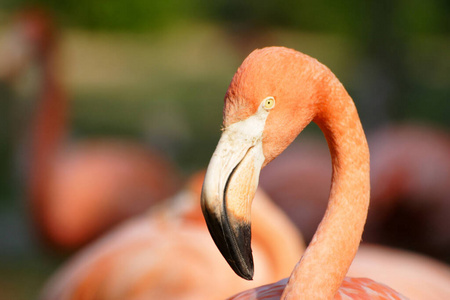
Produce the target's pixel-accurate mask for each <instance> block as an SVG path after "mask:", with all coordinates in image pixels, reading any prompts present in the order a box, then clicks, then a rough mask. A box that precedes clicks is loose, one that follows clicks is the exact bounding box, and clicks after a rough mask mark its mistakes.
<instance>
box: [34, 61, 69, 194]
mask: <svg viewBox="0 0 450 300" xmlns="http://www.w3.org/2000/svg"><path fill="white" fill-rule="evenodd" d="M41 59H42V61H41V68H42V79H41V80H42V81H41V82H42V84H41V85H40V87H39V91H38V94H37V95H36V98H37V101H38V104H37V106H36V113H35V115H34V116H33V119H32V120H31V127H30V128H31V136H30V137H31V151H30V154H31V157H30V169H29V192H30V194H31V195H30V197H31V199H32V202H39V201H42V200H43V199H45V182H46V180H47V179H48V175H49V171H50V169H51V163H52V161H53V160H54V159H55V155H56V153H57V151H58V148H59V145H60V144H61V140H62V138H63V136H64V134H65V124H66V118H67V115H66V113H67V101H66V97H65V95H64V92H63V90H62V85H61V83H60V82H59V81H58V80H57V77H56V74H55V71H57V69H55V57H54V56H53V55H46V56H43V57H41Z"/></svg>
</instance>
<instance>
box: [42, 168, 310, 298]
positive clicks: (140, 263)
mask: <svg viewBox="0 0 450 300" xmlns="http://www.w3.org/2000/svg"><path fill="white" fill-rule="evenodd" d="M203 175H204V172H201V173H199V174H197V175H195V176H193V177H192V179H191V180H190V182H189V184H188V186H187V188H186V189H185V190H184V191H182V192H180V193H179V194H177V195H176V196H175V197H174V198H173V199H171V200H169V202H166V203H164V204H161V205H159V206H158V207H154V208H152V209H150V210H149V211H148V212H147V213H145V214H143V215H140V216H137V217H134V218H133V219H132V220H129V221H127V222H125V223H124V224H122V225H120V226H119V227H118V228H116V229H115V230H114V231H113V232H111V233H109V234H107V235H106V236H105V237H103V238H101V239H100V240H98V241H96V242H95V243H93V244H91V245H89V246H88V247H87V248H86V249H83V250H82V251H81V252H80V253H79V254H77V255H76V256H75V257H74V258H72V259H71V260H70V261H69V262H68V263H67V264H66V265H65V266H63V267H62V268H61V269H60V270H59V271H58V272H56V273H55V274H54V275H53V277H52V278H51V279H50V281H49V282H48V283H47V285H46V287H45V288H44V290H43V292H42V295H41V299H43V300H52V299H55V300H56V299H58V300H67V299H83V300H89V299H97V300H99V299H162V298H164V299H223V298H224V297H227V296H230V295H232V294H233V293H236V292H237V291H239V290H242V289H244V288H248V287H252V286H256V285H258V284H262V283H268V282H271V281H274V280H279V279H280V278H282V277H283V276H286V275H288V274H289V273H290V271H291V270H292V267H293V265H294V264H295V261H296V259H297V257H298V255H299V253H302V252H303V249H304V248H303V241H302V239H301V237H300V236H299V233H298V232H297V230H296V229H295V226H294V225H293V224H291V223H290V222H289V220H288V218H286V217H285V216H284V214H283V213H282V212H281V211H280V210H279V209H278V208H277V207H276V206H274V205H273V204H272V203H271V202H270V200H269V199H268V198H267V197H266V196H265V194H264V193H262V192H258V193H257V195H256V198H257V199H258V204H255V207H254V215H253V218H254V225H255V226H254V228H253V237H254V239H253V242H254V251H255V259H256V261H257V262H258V264H259V267H258V269H257V272H256V275H255V280H254V281H253V282H248V281H245V280H243V279H240V278H238V277H237V276H235V274H234V273H233V272H232V271H231V270H230V269H229V268H228V266H227V264H226V263H225V262H224V261H223V260H220V254H219V253H218V252H217V250H216V248H215V246H214V244H213V243H212V241H211V238H210V237H209V234H208V231H207V229H206V224H205V223H204V220H203V218H202V215H201V210H200V206H199V203H198V199H199V197H200V190H201V184H202V182H203V178H204V176H203ZM267 220H271V222H267Z"/></svg>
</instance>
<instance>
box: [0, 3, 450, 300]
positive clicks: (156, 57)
mask: <svg viewBox="0 0 450 300" xmlns="http://www.w3.org/2000/svg"><path fill="white" fill-rule="evenodd" d="M30 4H33V5H41V6H44V7H47V8H48V9H49V10H50V11H51V12H52V13H53V14H54V16H55V18H56V20H57V21H58V24H59V25H60V33H61V41H60V46H61V67H62V71H63V72H62V74H61V76H62V78H64V81H65V82H66V85H67V88H68V91H69V97H70V137H71V138H73V139H82V138H86V137H96V136H105V135H106V136H114V137H126V138H130V139H136V140H139V141H143V142H145V143H148V144H149V145H152V146H154V147H156V148H158V149H160V150H162V151H164V152H165V153H167V154H168V155H169V156H170V157H171V158H172V159H173V160H174V161H175V162H176V163H177V165H178V166H179V167H180V168H181V169H182V170H183V172H184V173H185V174H186V175H187V174H189V173H190V172H192V171H194V170H197V169H199V168H204V167H205V166H206V165H207V163H208V160H209V158H210V155H211V153H212V151H213V150H214V147H215V145H216V143H217V140H218V137H219V134H220V124H221V117H222V113H221V109H222V103H223V102H222V101H223V96H224V94H225V91H226V89H227V87H228V84H229V82H230V80H231V78H232V76H233V74H234V72H235V71H236V69H237V67H238V66H239V65H240V63H241V62H242V60H243V59H244V58H245V57H246V56H247V55H248V54H249V53H250V52H251V51H252V50H253V49H255V48H261V47H264V46H271V45H280V46H286V47H290V48H294V49H296V50H299V51H302V52H304V53H306V54H309V55H311V56H313V57H315V58H317V59H318V60H319V61H321V62H322V63H324V64H325V65H327V66H328V67H329V68H330V69H331V70H332V71H333V72H334V73H335V74H336V75H337V77H338V78H339V79H340V80H341V81H342V82H343V84H344V86H346V88H347V89H348V91H349V93H350V95H351V96H352V97H353V99H354V100H355V102H356V105H357V107H358V109H359V112H360V115H361V119H362V122H363V125H364V126H365V128H366V129H367V130H368V131H370V130H374V129H376V128H377V127H379V126H381V125H383V124H386V123H387V122H400V121H415V122H423V123H431V124H432V125H435V126H439V127H443V128H446V129H448V128H450V99H449V98H450V97H449V96H450V2H449V1H446V0H428V1H420V0H409V1H407V0H396V1H395V0H394V1H387V0H380V1H356V0H346V1H332V0H318V1H304V0H301V1H286V0H283V1H255V0H252V1H237V0H231V1H225V0H219V1H205V0H190V1H177V0H153V1H146V0H128V1H91V0H76V1H75V0H65V1H59V0H41V1H34V2H28V1H18V0H3V1H2V3H1V4H0V34H2V35H3V34H4V33H5V31H6V30H7V28H8V24H9V23H8V22H10V21H11V18H12V16H13V14H14V13H15V12H16V11H17V10H20V9H21V8H22V7H24V6H27V5H30ZM0 97H2V95H0ZM2 107H3V106H2ZM5 111H6V110H5ZM1 117H2V118H7V116H6V115H5V114H4V113H1ZM10 129H11V128H10ZM7 130H8V128H7ZM310 130H311V131H313V132H315V131H317V130H315V129H314V128H311V129H310ZM7 136H8V134H3V135H2V139H3V140H2V141H1V143H2V151H3V153H2V156H1V157H0V159H1V184H0V186H1V191H0V208H1V211H0V233H1V236H0V239H1V241H0V246H1V248H0V299H32V298H33V297H34V296H35V295H36V294H37V291H38V290H39V288H40V286H41V285H42V283H43V282H44V281H45V279H46V278H47V277H48V276H49V275H50V274H51V272H52V271H53V270H54V269H55V268H56V266H57V265H58V264H59V262H60V260H61V258H55V257H54V256H53V255H49V253H45V251H43V250H41V249H40V248H39V247H38V246H37V245H36V243H35V241H33V236H32V233H30V230H29V228H28V225H29V224H28V223H27V222H28V221H27V220H26V213H25V212H24V211H25V204H24V201H22V200H23V199H21V195H23V191H21V184H20V182H16V181H15V179H14V176H13V175H12V174H13V171H12V170H11V168H12V164H11V163H10V162H11V160H12V157H11V153H10V152H8V150H5V149H7V148H8V147H7V146H6V145H7V144H8V140H7V138H6V137H7Z"/></svg>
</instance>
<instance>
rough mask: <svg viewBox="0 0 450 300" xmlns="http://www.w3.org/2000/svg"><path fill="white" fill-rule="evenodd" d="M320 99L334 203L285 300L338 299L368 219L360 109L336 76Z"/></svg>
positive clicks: (366, 166) (322, 88) (367, 181)
mask: <svg viewBox="0 0 450 300" xmlns="http://www.w3.org/2000/svg"><path fill="white" fill-rule="evenodd" d="M330 73H331V72H330ZM318 95H319V96H318V107H319V109H318V112H317V115H316V117H315V119H314V122H316V123H317V124H318V125H319V127H320V128H321V129H322V131H323V132H324V135H325V137H326V139H327V142H328V146H329V148H330V153H331V157H332V164H333V176H332V182H331V192H330V198H329V203H328V207H327V210H326V212H325V216H324V218H323V220H322V222H321V223H320V225H319V227H318V229H317V231H316V234H315V235H314V237H313V240H312V241H311V243H310V245H309V247H308V248H307V250H306V251H305V253H304V255H303V257H302V259H301V260H300V262H299V263H298V264H297V266H296V267H295V269H294V271H293V273H292V275H291V277H290V279H289V282H288V284H287V286H286V289H285V290H284V293H283V296H282V299H300V298H301V299H333V298H334V295H335V294H336V292H337V290H338V289H339V287H340V286H341V284H342V281H343V279H344V277H345V274H346V273H347V270H348V268H349V267H350V264H351V262H352V260H353V258H354V256H355V254H356V251H357V250H358V246H359V243H360V240H361V236H362V232H363V228H364V224H365V221H366V217H367V210H368V205H369V193H370V176H369V149H368V146H367V140H366V138H365V135H364V131H363V129H362V125H361V122H360V120H359V117H358V113H357V111H356V108H355V105H354V103H353V101H352V99H351V98H350V96H349V95H348V94H347V92H346V91H345V89H344V87H343V86H342V85H341V83H340V82H339V81H338V80H337V79H336V77H334V75H330V77H329V80H327V82H325V83H323V84H321V86H320V92H319V93H318Z"/></svg>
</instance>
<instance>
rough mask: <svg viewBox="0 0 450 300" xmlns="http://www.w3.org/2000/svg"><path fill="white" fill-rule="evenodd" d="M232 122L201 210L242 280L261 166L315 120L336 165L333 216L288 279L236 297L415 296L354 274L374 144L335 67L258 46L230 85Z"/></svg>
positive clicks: (248, 271) (227, 122) (247, 271)
mask: <svg viewBox="0 0 450 300" xmlns="http://www.w3.org/2000/svg"><path fill="white" fill-rule="evenodd" d="M223 116H224V121H223V125H224V130H223V133H222V136H221V138H220V141H219V144H218V146H217V148H216V150H215V152H214V154H213V156H212V159H211V161H210V163H209V166H208V170H207V173H206V176H205V181H204V184H203V190H202V210H203V214H204V217H205V220H206V222H207V224H208V229H209V231H210V233H211V235H212V237H213V239H214V241H215V243H216V245H217V247H218V248H219V250H220V252H221V253H222V255H223V256H224V257H225V259H226V260H227V262H228V263H229V265H230V266H231V268H232V269H233V270H234V271H235V272H236V274H238V275H239V276H241V277H242V278H245V279H251V278H252V277H253V271H254V268H253V257H252V250H251V247H250V236H251V234H250V224H251V222H250V209H251V203H252V198H253V195H254V193H255V191H256V188H257V185H258V178H259V173H260V170H261V168H262V167H263V166H265V165H266V164H268V163H269V162H270V161H271V160H273V159H274V158H275V157H277V156H278V155H279V154H280V153H281V152H282V151H283V150H284V149H285V148H286V147H287V146H288V145H289V144H290V143H291V142H292V141H293V140H294V138H295V136H296V135H298V133H299V132H301V131H302V130H303V128H304V127H305V126H306V125H308V124H309V123H310V122H311V121H314V122H316V123H317V124H318V125H319V127H320V128H321V129H322V131H323V132H324V134H325V137H326V139H327V142H328V145H329V148H330V152H331V157H332V164H333V174H332V180H331V182H332V184H331V192H330V198H329V204H328V207H327V210H326V212H325V216H324V218H323V220H322V222H321V223H320V225H319V228H318V229H317V231H316V233H315V235H314V237H313V239H312V241H311V243H310V244H309V246H308V248H307V249H306V251H305V253H304V254H303V256H302V258H301V260H300V261H299V263H298V264H297V265H296V267H295V268H294V270H293V272H292V274H291V276H290V277H289V279H285V280H284V281H281V282H278V283H276V284H272V285H269V286H263V287H260V288H257V289H254V290H250V291H247V292H244V293H242V294H239V295H237V296H236V297H233V299H280V297H281V298H282V299H299V298H302V299H332V298H334V299H369V298H370V299H406V298H405V297H404V296H402V295H400V294H399V293H397V292H396V291H394V290H392V289H391V288H389V287H387V286H385V285H383V284H379V283H376V282H374V281H372V280H370V279H365V278H350V277H345V275H346V273H347V271H348V269H349V267H350V265H351V263H352V261H353V258H354V257H355V255H356V252H357V250H358V246H359V243H360V241H361V237H362V232H363V228H364V223H365V221H366V216H367V211H368V206H369V198H370V174H369V173H370V171H369V170H370V167H369V148H368V145H367V141H366V138H365V135H364V131H363V129H362V126H361V123H360V121H359V117H358V113H357V111H356V108H355V105H354V103H353V101H352V99H351V98H350V96H349V95H348V94H347V92H346V91H345V89H344V87H343V86H342V85H341V83H340V82H339V80H338V79H337V78H336V77H335V76H334V75H333V74H332V73H331V71H330V70H329V69H328V68H326V67H325V66H324V65H322V64H320V63H319V62H317V61H316V60H315V59H313V58H311V57H309V56H306V55H304V54H302V53H300V52H297V51H295V50H292V49H287V48H283V47H269V48H264V49H261V50H255V51H254V52H252V53H251V54H250V55H249V56H248V57H247V58H246V59H245V61H244V62H243V64H242V65H241V67H240V68H239V69H238V71H237V73H236V74H235V76H234V77H233V79H232V81H231V84H230V86H229V88H228V91H227V93H226V96H225V106H224V113H223ZM299 180H301V179H299Z"/></svg>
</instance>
